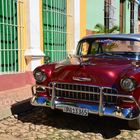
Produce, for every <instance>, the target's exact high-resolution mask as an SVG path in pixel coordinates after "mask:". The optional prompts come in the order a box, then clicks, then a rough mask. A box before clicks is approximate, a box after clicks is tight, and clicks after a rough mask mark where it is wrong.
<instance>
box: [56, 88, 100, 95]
mask: <svg viewBox="0 0 140 140" xmlns="http://www.w3.org/2000/svg"><path fill="white" fill-rule="evenodd" d="M55 89H56V90H60V91H69V92H77V93H83V92H84V91H82V90H81V91H80V90H78V89H77V90H69V89H61V88H57V87H55ZM85 93H87V94H88V93H90V94H97V95H99V93H97V92H88V91H85Z"/></svg>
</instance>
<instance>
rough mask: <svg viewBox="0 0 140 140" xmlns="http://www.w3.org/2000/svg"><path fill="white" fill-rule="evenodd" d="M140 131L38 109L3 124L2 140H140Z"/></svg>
mask: <svg viewBox="0 0 140 140" xmlns="http://www.w3.org/2000/svg"><path fill="white" fill-rule="evenodd" d="M139 138H140V130H130V129H129V128H128V126H127V122H126V121H122V120H119V119H115V118H105V117H102V118H98V117H97V116H93V115H92V116H89V117H81V116H75V115H71V114H66V113H62V112H55V113H54V112H52V111H50V110H48V109H46V108H44V109H41V108H36V109H33V110H31V111H30V112H26V113H24V114H21V115H18V116H12V117H9V118H6V119H3V120H1V121H0V140H7V139H10V140H18V139H20V140H102V139H112V140H126V139H127V140H139Z"/></svg>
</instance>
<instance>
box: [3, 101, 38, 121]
mask: <svg viewBox="0 0 140 140" xmlns="http://www.w3.org/2000/svg"><path fill="white" fill-rule="evenodd" d="M34 108H35V107H34V106H32V105H31V103H30V98H29V99H26V100H23V101H21V102H18V103H15V104H13V105H11V106H7V107H4V108H2V107H0V110H1V111H0V120H2V119H4V118H7V117H9V116H12V115H18V114H21V113H23V112H26V111H29V110H32V109H34Z"/></svg>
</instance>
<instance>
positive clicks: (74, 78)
mask: <svg viewBox="0 0 140 140" xmlns="http://www.w3.org/2000/svg"><path fill="white" fill-rule="evenodd" d="M72 79H73V80H74V81H79V82H90V81H91V78H86V77H72Z"/></svg>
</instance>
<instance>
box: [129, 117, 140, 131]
mask: <svg viewBox="0 0 140 140" xmlns="http://www.w3.org/2000/svg"><path fill="white" fill-rule="evenodd" d="M128 126H129V127H130V128H132V129H140V116H139V117H138V118H137V119H134V120H130V121H128Z"/></svg>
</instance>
